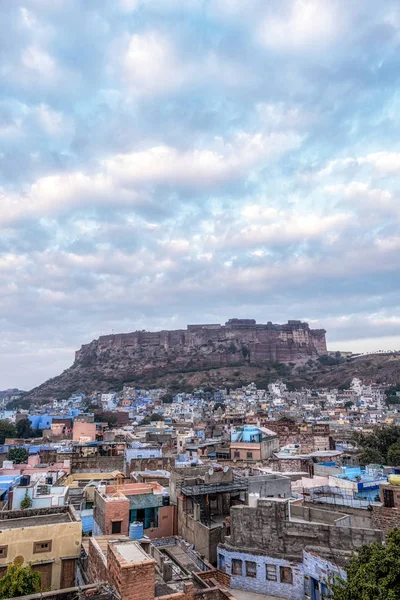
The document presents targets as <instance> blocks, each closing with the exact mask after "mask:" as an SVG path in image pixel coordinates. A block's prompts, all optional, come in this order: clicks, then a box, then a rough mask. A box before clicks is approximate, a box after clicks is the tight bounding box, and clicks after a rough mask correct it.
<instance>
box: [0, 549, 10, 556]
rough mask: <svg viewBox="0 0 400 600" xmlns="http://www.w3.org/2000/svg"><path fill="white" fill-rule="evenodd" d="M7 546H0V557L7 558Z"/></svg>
mask: <svg viewBox="0 0 400 600" xmlns="http://www.w3.org/2000/svg"><path fill="white" fill-rule="evenodd" d="M7 551H8V546H0V558H7Z"/></svg>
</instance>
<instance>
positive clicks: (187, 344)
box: [75, 319, 327, 368]
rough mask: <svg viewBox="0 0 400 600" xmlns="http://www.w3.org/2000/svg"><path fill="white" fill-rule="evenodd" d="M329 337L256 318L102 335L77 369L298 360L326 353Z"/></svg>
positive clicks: (79, 358)
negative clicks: (106, 363) (120, 361)
mask: <svg viewBox="0 0 400 600" xmlns="http://www.w3.org/2000/svg"><path fill="white" fill-rule="evenodd" d="M325 333H326V332H325V330H324V329H310V327H309V325H308V323H304V322H301V321H295V320H291V321H288V323H287V324H284V325H276V324H273V323H271V322H268V323H267V324H258V323H257V322H256V321H255V320H254V319H229V321H227V322H226V323H225V325H219V324H201V325H188V326H187V329H178V330H172V331H156V332H149V331H135V332H132V333H120V334H115V335H105V336H101V337H100V338H98V339H97V340H94V341H93V342H91V343H90V344H85V345H83V346H82V347H81V348H80V350H78V351H77V352H76V355H75V365H84V364H85V363H87V364H90V363H91V364H93V363H98V361H99V360H100V362H101V361H102V358H103V359H104V360H109V359H111V358H112V357H113V356H118V357H119V358H123V357H125V359H128V360H129V358H130V359H131V360H132V359H135V362H138V363H142V365H143V363H144V362H146V361H150V362H151V363H152V366H153V367H155V366H156V365H157V364H158V366H161V363H162V364H163V366H164V367H165V366H167V364H168V365H169V366H171V367H175V368H178V367H180V368H188V367H191V366H193V367H196V368H206V367H212V366H224V365H233V364H237V363H240V362H241V363H247V364H260V363H265V362H270V361H273V362H292V361H293V362H295V361H299V360H302V359H307V358H310V357H317V356H320V355H322V354H326V352H327V348H326V339H325Z"/></svg>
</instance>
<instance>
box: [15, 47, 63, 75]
mask: <svg viewBox="0 0 400 600" xmlns="http://www.w3.org/2000/svg"><path fill="white" fill-rule="evenodd" d="M21 61H22V64H23V65H24V66H25V67H26V68H27V69H30V70H31V71H34V72H35V73H36V74H38V75H41V76H43V77H46V78H48V77H49V76H51V75H53V74H54V72H55V69H56V63H55V61H54V59H53V58H52V57H51V56H50V55H49V54H48V53H47V52H45V51H44V50H42V49H41V48H39V47H38V46H29V47H28V48H26V49H25V50H24V51H23V53H22V56H21Z"/></svg>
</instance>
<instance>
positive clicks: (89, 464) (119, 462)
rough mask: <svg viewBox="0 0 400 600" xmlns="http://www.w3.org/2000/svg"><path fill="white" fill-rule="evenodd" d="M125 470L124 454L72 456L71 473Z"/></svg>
mask: <svg viewBox="0 0 400 600" xmlns="http://www.w3.org/2000/svg"><path fill="white" fill-rule="evenodd" d="M123 470H124V455H123V454H121V455H119V456H98V455H97V456H74V455H72V457H71V473H88V472H96V473H99V472H102V473H110V472H111V471H121V472H123Z"/></svg>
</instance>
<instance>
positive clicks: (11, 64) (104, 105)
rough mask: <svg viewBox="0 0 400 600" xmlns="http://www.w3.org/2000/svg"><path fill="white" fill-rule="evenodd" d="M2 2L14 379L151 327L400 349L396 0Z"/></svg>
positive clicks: (3, 307) (2, 193)
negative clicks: (277, 330)
mask: <svg viewBox="0 0 400 600" xmlns="http://www.w3.org/2000/svg"><path fill="white" fill-rule="evenodd" d="M343 6H344V5H343V3H342V2H340V1H339V0H332V1H330V2H321V1H320V0H301V1H300V0H290V1H289V0H288V1H287V2H285V3H282V2H278V1H271V2H268V3H266V2H265V1H264V0H246V2H244V1H241V0H208V1H207V0H192V1H188V2H181V1H179V0H169V1H168V2H166V1H165V0H115V1H114V2H111V3H109V2H103V1H101V0H100V1H99V0H96V1H94V0H86V1H84V0H40V1H39V2H36V1H32V0H26V1H23V0H21V1H20V0H15V1H13V2H4V3H2V4H0V48H1V52H0V83H1V89H2V92H1V95H0V198H1V206H2V211H1V214H0V223H1V227H2V236H1V240H0V277H1V280H2V290H1V291H2V293H1V296H0V311H1V325H2V340H1V344H0V360H1V364H2V369H1V372H0V389H3V388H9V387H14V386H15V387H19V388H23V389H30V388H31V387H33V386H35V385H38V384H40V383H42V382H43V381H44V380H45V379H47V378H49V377H52V376H55V375H57V374H58V373H59V372H61V371H62V370H63V369H65V368H67V367H68V366H70V364H71V363H72V361H73V353H74V351H75V350H77V349H78V348H79V347H80V345H81V344H83V343H87V342H90V341H91V340H92V339H94V338H97V337H99V336H100V335H103V334H109V333H112V332H113V331H114V332H129V331H133V330H136V329H146V330H159V329H177V328H180V327H185V326H186V324H187V323H201V322H211V323H212V322H216V323H219V322H221V323H223V322H224V321H225V320H226V319H227V318H228V317H229V316H234V317H238V318H254V319H256V320H257V321H258V322H266V321H269V320H271V321H273V322H275V323H285V322H286V321H287V320H288V319H301V320H303V321H307V322H309V324H310V327H313V328H320V327H321V328H324V329H326V330H327V341H328V349H330V350H336V349H341V350H352V351H355V352H356V351H357V352H360V351H369V350H381V349H388V350H391V349H398V348H400V309H399V294H400V278H399V269H398V252H399V248H400V231H399V219H400V208H399V207H400V203H399V199H398V182H397V180H398V172H399V170H400V142H399V135H398V131H399V123H400V117H399V114H400V113H399V111H398V104H399V99H398V98H399V96H398V91H397V90H398V78H399V75H398V73H399V68H398V67H399V64H398V63H399V60H400V59H399V56H400V52H399V50H400V48H399V45H400V9H399V6H398V3H397V2H396V1H395V0H385V1H384V2H383V3H380V5H379V10H378V5H377V4H376V2H372V1H367V2H365V1H361V0H354V2H352V3H348V4H346V6H345V9H343Z"/></svg>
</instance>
